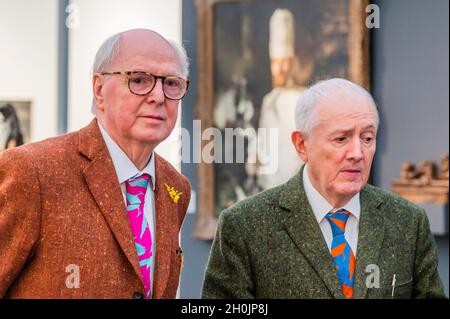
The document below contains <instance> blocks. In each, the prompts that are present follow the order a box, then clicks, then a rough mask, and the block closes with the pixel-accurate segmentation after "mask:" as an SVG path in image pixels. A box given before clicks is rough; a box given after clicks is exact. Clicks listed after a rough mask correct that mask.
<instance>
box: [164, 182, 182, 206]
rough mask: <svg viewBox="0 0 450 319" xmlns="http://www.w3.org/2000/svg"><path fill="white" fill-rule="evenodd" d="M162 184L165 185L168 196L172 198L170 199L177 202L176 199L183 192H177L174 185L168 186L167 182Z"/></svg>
mask: <svg viewBox="0 0 450 319" xmlns="http://www.w3.org/2000/svg"><path fill="white" fill-rule="evenodd" d="M164 186H166V189H167V193H168V194H169V196H170V198H172V201H173V202H174V203H175V204H178V200H179V199H180V196H181V195H182V194H183V193H182V192H179V191H177V190H176V189H175V187H173V186H172V187H170V186H169V185H167V183H164Z"/></svg>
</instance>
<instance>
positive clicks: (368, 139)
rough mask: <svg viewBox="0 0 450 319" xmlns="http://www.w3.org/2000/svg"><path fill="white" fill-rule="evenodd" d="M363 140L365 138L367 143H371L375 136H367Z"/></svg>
mask: <svg viewBox="0 0 450 319" xmlns="http://www.w3.org/2000/svg"><path fill="white" fill-rule="evenodd" d="M363 140H364V142H366V143H367V144H370V143H372V141H373V137H365V138H364V139H363Z"/></svg>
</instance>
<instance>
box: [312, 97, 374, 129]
mask: <svg viewBox="0 0 450 319" xmlns="http://www.w3.org/2000/svg"><path fill="white" fill-rule="evenodd" d="M317 108H318V109H317V111H318V112H317V113H318V116H319V120H320V121H325V120H330V121H331V120H334V121H341V120H343V119H349V118H352V117H361V116H363V117H365V118H367V119H373V121H374V123H375V124H377V123H376V122H377V116H376V107H375V105H374V104H373V102H372V101H371V100H370V99H369V98H368V97H367V96H366V95H365V94H362V93H361V92H358V91H356V90H355V91H351V92H348V91H342V90H334V91H332V92H330V93H329V94H328V95H326V96H323V97H321V98H320V99H319V100H318V102H317Z"/></svg>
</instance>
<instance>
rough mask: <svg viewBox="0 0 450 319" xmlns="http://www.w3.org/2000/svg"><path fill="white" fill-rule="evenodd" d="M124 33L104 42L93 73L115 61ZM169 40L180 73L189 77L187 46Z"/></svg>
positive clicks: (103, 70)
mask: <svg viewBox="0 0 450 319" xmlns="http://www.w3.org/2000/svg"><path fill="white" fill-rule="evenodd" d="M125 32H126V31H125ZM123 34H124V32H119V33H116V34H114V35H112V36H110V37H109V38H107V39H106V40H105V41H104V42H103V43H102V45H101V46H100V48H99V49H98V51H97V53H96V54H95V59H94V64H93V66H92V73H102V72H106V71H107V70H108V68H109V67H110V66H111V64H112V63H113V62H114V60H115V59H116V57H117V55H118V53H119V44H120V39H121V37H122V35H123ZM167 41H168V43H169V44H170V46H171V47H172V49H173V50H174V51H175V53H176V55H177V57H178V60H179V62H180V72H181V74H180V75H181V76H182V77H184V78H187V76H188V75H189V59H188V56H187V54H186V50H185V48H184V47H183V46H182V45H180V44H178V43H176V42H174V41H171V40H167ZM95 111H96V104H95V98H92V108H91V112H92V113H93V114H95Z"/></svg>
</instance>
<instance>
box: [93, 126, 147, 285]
mask: <svg viewBox="0 0 450 319" xmlns="http://www.w3.org/2000/svg"><path fill="white" fill-rule="evenodd" d="M98 126H99V127H100V132H101V133H102V136H103V139H104V140H105V143H106V147H107V148H108V151H109V154H110V155H111V159H112V162H113V164H114V168H115V170H116V174H117V178H118V180H119V184H120V188H121V189H122V195H123V201H124V203H125V207H126V205H127V200H126V186H125V182H126V181H127V180H129V179H130V178H132V177H134V176H136V175H138V176H140V175H142V174H144V173H146V174H148V175H150V179H149V183H148V186H147V191H146V192H145V199H144V200H145V205H144V215H145V218H147V223H148V227H149V228H150V233H151V235H152V252H153V258H152V263H151V265H150V267H151V268H150V271H151V274H150V278H152V280H151V284H152V287H150V291H152V288H153V271H154V264H155V256H156V233H155V185H156V184H155V155H154V153H152V154H151V157H150V161H149V162H148V164H147V166H145V167H144V169H143V170H142V171H139V170H138V169H137V167H136V166H135V165H134V164H133V162H132V161H131V160H130V159H129V158H128V156H127V155H126V154H125V152H124V151H122V149H121V148H120V147H119V145H117V143H116V142H114V140H113V139H112V138H111V137H110V136H109V134H108V132H107V131H106V130H105V129H104V128H103V127H102V125H101V124H100V123H98Z"/></svg>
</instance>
